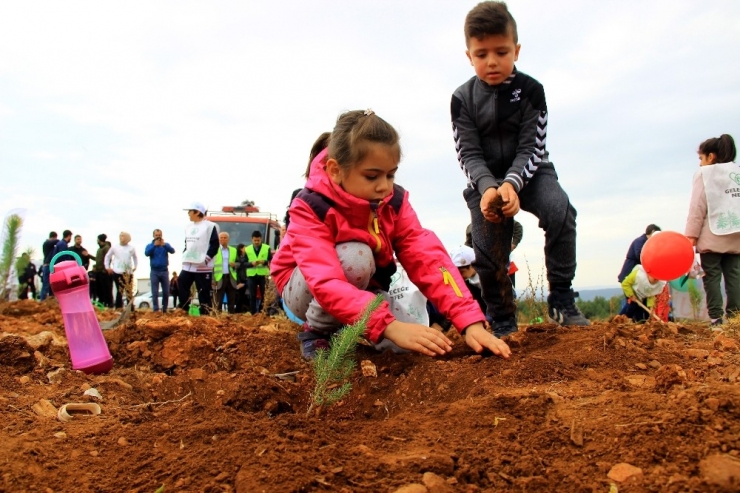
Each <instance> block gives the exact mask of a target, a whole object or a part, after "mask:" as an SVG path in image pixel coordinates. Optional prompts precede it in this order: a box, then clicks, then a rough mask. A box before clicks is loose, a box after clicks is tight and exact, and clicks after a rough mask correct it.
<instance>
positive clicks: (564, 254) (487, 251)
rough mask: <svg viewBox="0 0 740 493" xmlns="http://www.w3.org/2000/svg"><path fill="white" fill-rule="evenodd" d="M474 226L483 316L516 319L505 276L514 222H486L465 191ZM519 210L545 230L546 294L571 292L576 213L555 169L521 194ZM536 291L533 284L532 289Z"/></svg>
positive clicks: (474, 194)
mask: <svg viewBox="0 0 740 493" xmlns="http://www.w3.org/2000/svg"><path fill="white" fill-rule="evenodd" d="M463 196H464V197H465V201H466V203H467V204H468V209H470V219H471V224H472V237H473V250H475V262H474V263H473V267H475V270H476V271H477V272H478V275H479V276H480V280H481V288H482V290H483V299H484V300H485V302H486V306H487V307H488V313H487V315H488V316H490V317H491V318H493V320H494V321H502V320H507V319H508V318H511V317H515V316H516V303H515V301H514V289H513V286H512V285H511V280H510V279H509V276H508V275H507V270H508V269H507V266H508V263H509V255H510V254H511V238H512V235H513V233H514V221H513V220H512V219H511V218H507V219H505V220H504V221H503V222H501V223H492V222H489V221H487V220H486V219H485V218H484V217H483V214H482V213H481V210H480V199H481V195H480V193H478V190H477V189H474V188H466V189H465V191H464V192H463ZM519 203H520V207H521V209H522V210H525V211H527V212H531V213H532V214H534V215H535V217H537V219H539V221H540V222H539V226H540V228H542V229H544V230H545V268H546V269H547V281H548V283H549V289H550V291H551V292H552V291H558V292H567V291H569V290H570V287H571V283H572V281H573V277H574V276H575V273H576V210H575V208H574V207H573V206H572V205H571V203H570V200H569V199H568V195H567V194H566V193H565V191H564V190H563V189H562V187H561V186H560V183H559V182H558V175H557V173H556V172H555V170H554V169H549V168H545V169H542V168H540V169H539V170H538V171H537V173H536V174H535V175H534V177H533V178H532V179H531V180H530V182H529V183H528V184H527V185H526V186H525V187H524V188H523V189H522V190H521V191H520V193H519ZM533 287H534V286H533Z"/></svg>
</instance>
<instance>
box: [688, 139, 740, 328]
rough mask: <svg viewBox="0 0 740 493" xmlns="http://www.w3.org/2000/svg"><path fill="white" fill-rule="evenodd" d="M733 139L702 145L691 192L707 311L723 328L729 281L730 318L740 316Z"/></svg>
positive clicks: (739, 224)
mask: <svg viewBox="0 0 740 493" xmlns="http://www.w3.org/2000/svg"><path fill="white" fill-rule="evenodd" d="M736 155H737V150H736V148H735V141H734V140H733V139H732V137H731V136H729V135H727V134H724V135H721V136H720V137H719V138H712V139H708V140H706V141H704V142H702V144H701V145H700V146H699V171H697V172H696V174H695V175H694V182H693V186H692V189H691V203H690V205H689V217H688V219H687V220H686V236H687V237H688V238H689V239H690V240H691V241H692V243H693V244H694V245H695V246H696V250H697V251H698V252H699V254H700V257H701V267H702V269H704V272H705V275H704V289H705V291H706V293H707V311H708V312H709V317H710V318H711V319H712V325H715V326H719V325H722V316H723V315H724V313H725V310H723V309H722V291H721V289H720V282H721V281H722V277H724V278H725V294H726V295H727V308H726V313H727V316H728V317H730V316H732V315H734V314H740V166H738V165H737V164H736V163H735V162H734V161H735V156H736Z"/></svg>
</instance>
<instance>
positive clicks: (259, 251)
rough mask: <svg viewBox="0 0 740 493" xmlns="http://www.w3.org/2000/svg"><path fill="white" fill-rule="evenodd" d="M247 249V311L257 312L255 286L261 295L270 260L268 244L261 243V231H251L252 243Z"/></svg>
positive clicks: (268, 272) (268, 273)
mask: <svg viewBox="0 0 740 493" xmlns="http://www.w3.org/2000/svg"><path fill="white" fill-rule="evenodd" d="M246 251H247V262H248V263H247V287H248V289H249V313H251V314H252V315H254V314H255V313H257V311H258V309H259V306H258V303H257V301H258V300H257V287H259V289H260V293H261V295H262V296H261V297H264V295H265V284H266V279H267V276H269V275H270V260H272V252H271V251H270V246H269V245H263V244H262V233H260V232H259V231H255V232H254V233H252V244H251V245H249V246H248V247H247V249H246Z"/></svg>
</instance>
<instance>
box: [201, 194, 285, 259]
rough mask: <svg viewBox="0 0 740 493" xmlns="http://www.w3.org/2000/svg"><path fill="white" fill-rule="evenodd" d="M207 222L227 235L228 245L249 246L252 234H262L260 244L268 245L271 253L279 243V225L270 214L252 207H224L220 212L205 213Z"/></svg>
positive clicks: (276, 218)
mask: <svg viewBox="0 0 740 493" xmlns="http://www.w3.org/2000/svg"><path fill="white" fill-rule="evenodd" d="M207 217H208V220H209V221H211V222H214V223H216V224H218V228H219V231H221V232H226V233H229V245H230V246H233V247H235V246H237V245H238V244H239V243H243V244H244V245H250V244H251V243H252V233H253V232H254V231H259V232H260V233H262V243H265V244H267V245H270V248H271V249H272V251H275V250H276V249H277V246H278V244H279V243H280V223H279V222H278V217H277V215H275V214H272V213H270V212H260V209H259V207H256V206H253V205H246V206H245V205H237V206H224V207H222V208H221V210H220V211H217V212H212V211H208V213H207Z"/></svg>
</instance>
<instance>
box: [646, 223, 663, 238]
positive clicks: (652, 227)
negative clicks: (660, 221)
mask: <svg viewBox="0 0 740 493" xmlns="http://www.w3.org/2000/svg"><path fill="white" fill-rule="evenodd" d="M656 231H660V226H658V225H656V224H648V227H647V228H645V234H646V235H651V234H653V233H655V232H656Z"/></svg>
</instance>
